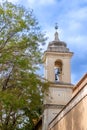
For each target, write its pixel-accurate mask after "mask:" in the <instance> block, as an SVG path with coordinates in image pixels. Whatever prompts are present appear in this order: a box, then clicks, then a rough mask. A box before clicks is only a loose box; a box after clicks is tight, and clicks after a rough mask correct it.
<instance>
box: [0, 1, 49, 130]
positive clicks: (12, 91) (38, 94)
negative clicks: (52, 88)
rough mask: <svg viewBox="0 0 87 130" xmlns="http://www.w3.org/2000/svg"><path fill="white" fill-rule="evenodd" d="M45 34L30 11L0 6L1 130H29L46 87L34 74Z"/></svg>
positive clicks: (39, 60) (39, 109)
mask: <svg viewBox="0 0 87 130" xmlns="http://www.w3.org/2000/svg"><path fill="white" fill-rule="evenodd" d="M44 40H45V38H44V34H42V33H41V31H40V27H39V26H38V22H37V20H36V19H35V17H34V15H33V12H32V10H30V9H29V10H26V9H25V8H24V7H21V6H18V5H14V4H12V3H10V2H7V1H6V2H3V3H1V4H0V129H1V130H25V129H26V130H28V129H29V130H32V128H33V126H34V122H33V120H37V119H38V117H39V114H41V107H42V98H43V92H44V90H45V88H46V87H47V84H46V83H42V81H41V79H40V78H39V77H38V76H37V75H36V70H37V69H39V68H38V66H37V65H38V64H40V63H41V49H40V46H41V45H42V44H41V43H43V41H44Z"/></svg>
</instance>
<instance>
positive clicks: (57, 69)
mask: <svg viewBox="0 0 87 130" xmlns="http://www.w3.org/2000/svg"><path fill="white" fill-rule="evenodd" d="M54 71H55V81H61V80H62V61H61V60H56V61H55V63H54Z"/></svg>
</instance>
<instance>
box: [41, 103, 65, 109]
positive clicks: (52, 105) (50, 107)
mask: <svg viewBox="0 0 87 130" xmlns="http://www.w3.org/2000/svg"><path fill="white" fill-rule="evenodd" d="M64 106H65V105H58V104H44V109H48V108H49V109H62V108H63V107H64Z"/></svg>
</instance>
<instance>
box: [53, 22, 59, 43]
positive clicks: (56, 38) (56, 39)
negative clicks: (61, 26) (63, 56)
mask: <svg viewBox="0 0 87 130" xmlns="http://www.w3.org/2000/svg"><path fill="white" fill-rule="evenodd" d="M55 30H56V32H55V34H54V36H55V39H54V40H55V41H59V37H58V32H57V30H58V24H57V23H55Z"/></svg>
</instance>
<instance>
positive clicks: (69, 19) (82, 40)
mask: <svg viewBox="0 0 87 130" xmlns="http://www.w3.org/2000/svg"><path fill="white" fill-rule="evenodd" d="M0 1H1V0H0ZM8 1H10V2H13V3H18V4H21V5H23V6H25V7H26V8H32V9H33V10H34V15H35V16H36V18H37V19H38V21H39V24H40V26H41V28H42V30H43V31H44V32H46V35H47V36H48V38H49V39H48V41H47V42H46V47H47V45H48V42H49V41H52V40H53V39H54V32H55V29H54V25H55V23H56V22H57V23H58V25H59V30H58V32H59V38H60V40H62V41H65V42H66V43H67V46H68V48H69V49H70V51H72V52H74V56H73V58H72V60H71V77H72V83H77V82H78V81H79V80H80V78H81V77H82V76H83V75H84V74H85V73H86V72H87V0H8ZM46 47H45V48H46Z"/></svg>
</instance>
